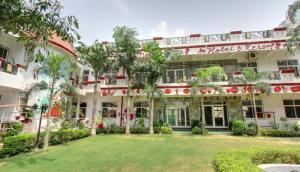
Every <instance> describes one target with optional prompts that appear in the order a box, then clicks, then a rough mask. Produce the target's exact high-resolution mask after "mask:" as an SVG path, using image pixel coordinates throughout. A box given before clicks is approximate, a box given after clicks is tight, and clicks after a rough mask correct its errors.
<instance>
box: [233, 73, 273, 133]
mask: <svg viewBox="0 0 300 172" xmlns="http://www.w3.org/2000/svg"><path fill="white" fill-rule="evenodd" d="M265 75H266V73H263V72H261V73H257V72H256V71H255V70H254V69H253V68H245V69H244V71H243V74H242V76H241V77H238V78H234V79H233V81H232V82H233V83H241V84H244V85H246V88H249V89H248V90H249V91H248V93H249V96H250V97H251V100H252V105H253V112H254V118H255V122H256V124H257V132H258V135H260V126H259V124H258V117H257V110H256V102H255V94H256V93H255V90H259V91H258V92H257V94H261V93H266V94H267V95H269V94H270V92H271V87H270V84H268V83H266V82H262V80H263V79H264V78H265Z"/></svg>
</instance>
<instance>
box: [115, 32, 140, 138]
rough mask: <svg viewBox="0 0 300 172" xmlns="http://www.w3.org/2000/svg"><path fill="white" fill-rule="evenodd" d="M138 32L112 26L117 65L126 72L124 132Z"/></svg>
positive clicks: (127, 127)
mask: <svg viewBox="0 0 300 172" xmlns="http://www.w3.org/2000/svg"><path fill="white" fill-rule="evenodd" d="M137 36H138V33H137V31H136V30H135V29H133V28H129V27H126V26H121V27H116V28H114V34H113V38H114V39H115V41H114V43H115V50H116V52H115V53H114V54H115V58H116V59H117V61H118V63H119V66H120V67H122V68H123V70H124V71H125V72H126V74H127V79H128V81H127V113H126V119H127V121H126V134H130V123H129V114H130V113H131V97H130V92H131V81H132V78H133V76H134V71H135V69H134V68H135V64H136V59H137V57H138V55H139V53H140V50H139V48H140V45H139V41H138V39H137Z"/></svg>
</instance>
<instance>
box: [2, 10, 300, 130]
mask: <svg viewBox="0 0 300 172" xmlns="http://www.w3.org/2000/svg"><path fill="white" fill-rule="evenodd" d="M298 11H299V10H298ZM297 13H299V12H297ZM299 14H300V13H299ZM297 16H300V15H297ZM298 18H299V17H298ZM291 28H295V26H294V25H292V24H291V22H289V19H287V20H286V21H285V22H283V23H282V24H281V25H280V27H277V28H274V29H271V30H263V31H254V32H242V31H231V32H229V33H225V34H213V35H201V34H191V35H189V36H184V37H173V38H162V37H155V38H153V39H151V40H141V41H140V44H141V45H142V44H143V43H145V42H148V41H156V42H158V43H159V45H160V47H161V48H162V49H165V48H175V49H177V50H180V51H181V52H182V57H181V58H180V59H179V60H178V61H176V62H167V63H166V66H167V67H166V72H165V75H164V76H163V77H162V78H161V79H160V81H159V82H157V86H158V88H159V89H160V90H161V91H162V92H163V94H164V95H163V97H159V96H158V95H157V96H156V98H155V108H154V121H162V122H164V123H169V124H170V125H171V126H172V127H173V128H176V129H177V128H178V129H189V128H190V127H191V123H192V121H193V120H201V116H202V114H203V115H204V117H205V118H204V121H205V123H206V126H207V128H220V129H226V128H228V127H229V123H230V121H232V120H234V119H244V120H245V121H247V122H251V121H254V116H255V114H254V107H253V104H252V101H251V99H250V97H249V95H250V94H251V93H252V92H254V93H255V98H256V111H257V114H256V115H257V116H258V118H259V121H258V122H259V125H261V126H263V127H272V126H274V125H279V124H280V123H281V121H282V120H283V119H285V120H287V121H288V122H289V123H299V121H300V68H299V67H300V65H299V64H300V51H299V50H298V49H297V50H296V51H295V53H294V54H291V53H289V52H288V51H287V41H288V39H289V37H290V29H291ZM49 46H50V47H49V49H50V50H51V51H53V52H55V53H59V54H67V55H70V56H75V54H76V53H75V51H74V48H73V47H72V46H71V45H70V44H68V43H65V42H63V41H61V40H60V39H58V38H55V39H53V40H51V44H49ZM11 57H15V58H14V59H11ZM25 59H26V51H25V47H24V46H23V45H22V44H21V43H19V42H17V41H16V39H15V38H14V37H13V36H11V35H8V34H1V37H0V121H1V125H3V124H4V123H8V122H9V121H14V120H17V119H16V116H17V117H18V116H21V115H22V114H21V113H22V111H21V107H22V106H21V104H22V103H21V102H22V100H21V98H20V96H19V93H20V92H21V91H22V90H25V89H26V87H27V86H28V85H30V84H32V83H34V82H37V80H36V78H35V77H34V73H33V72H32V71H31V70H28V68H27V70H25V66H24V65H25ZM138 60H139V61H140V62H143V61H145V60H147V59H145V58H140V59H138ZM78 64H79V65H80V67H81V69H82V72H81V73H79V74H78V75H82V79H83V85H80V84H79V83H78V75H77V76H75V78H73V79H72V78H70V79H71V80H74V82H75V86H78V90H79V95H78V96H77V98H76V99H74V100H73V101H74V103H76V104H77V107H78V108H79V109H80V114H79V118H80V119H81V120H86V121H87V122H90V121H91V119H92V108H93V84H94V82H95V80H94V78H93V75H92V72H93V71H92V70H91V69H90V68H89V67H88V66H85V65H82V64H81V63H78ZM210 66H220V67H222V68H223V69H224V71H225V75H224V76H223V77H222V78H221V79H214V78H212V83H213V84H217V85H220V86H221V87H222V89H223V91H222V92H219V91H217V90H214V89H212V88H199V89H198V90H197V91H196V98H197V99H199V100H200V99H202V98H203V106H202V105H201V104H200V103H194V102H193V101H192V100H191V92H192V87H191V86H190V85H188V84H187V81H188V80H189V79H191V78H193V77H194V76H195V72H196V70H197V69H199V68H207V67H210ZM246 67H251V68H253V69H254V70H255V71H256V72H258V73H260V72H263V73H267V75H266V77H265V78H264V79H263V81H264V82H267V83H269V84H270V86H271V93H270V94H269V95H267V94H264V90H259V89H253V88H252V87H251V86H249V85H242V84H231V82H230V81H231V79H232V78H234V77H239V76H241V74H242V72H243V70H244V69H245V68H246ZM29 69H30V68H29ZM76 78H77V79H76ZM146 80H147V77H145V76H143V74H136V76H135V78H134V82H136V83H144V82H145V81H146ZM97 82H98V83H99V86H98V88H97V89H98V91H99V95H98V96H97V98H98V104H97V113H98V115H99V117H98V119H99V121H98V122H99V127H106V126H107V125H112V124H114V125H117V126H121V127H124V126H125V125H126V122H127V121H128V122H130V124H131V125H132V126H135V125H138V123H140V122H143V123H144V124H145V126H146V127H147V126H148V117H149V99H148V98H147V95H146V94H145V92H144V89H143V87H136V89H133V90H131V96H132V103H131V106H132V107H131V109H132V112H131V114H129V118H128V119H126V114H127V113H128V111H127V107H126V106H127V98H126V94H127V89H128V88H127V76H126V73H125V72H124V70H122V69H121V70H120V71H119V72H118V73H117V74H116V75H114V76H113V77H112V75H111V74H107V75H105V76H104V77H102V78H100V80H98V81H97ZM40 99H41V98H40V97H39V96H33V98H32V99H31V100H30V101H29V104H31V105H32V104H34V103H38V104H41V100H40ZM36 116H38V114H36V115H35V117H36ZM36 119H37V118H36ZM32 122H33V121H32ZM33 126H35V128H36V126H37V125H33ZM35 128H34V129H33V131H34V130H35Z"/></svg>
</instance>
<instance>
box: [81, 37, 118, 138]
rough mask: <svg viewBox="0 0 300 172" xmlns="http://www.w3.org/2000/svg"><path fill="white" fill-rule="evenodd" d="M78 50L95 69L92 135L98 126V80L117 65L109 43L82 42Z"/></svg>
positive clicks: (83, 58) (86, 62)
mask: <svg viewBox="0 0 300 172" xmlns="http://www.w3.org/2000/svg"><path fill="white" fill-rule="evenodd" d="M77 50H78V51H79V52H80V56H81V58H82V60H83V61H84V63H85V64H87V65H88V66H89V67H90V68H91V69H93V72H94V73H93V74H94V94H93V110H92V122H91V129H92V132H91V133H92V136H95V135H96V128H97V117H98V113H97V102H98V100H97V96H98V81H99V79H100V77H102V76H103V75H104V74H105V73H108V72H110V71H112V68H115V69H114V70H116V65H115V63H114V61H113V59H112V58H111V57H112V49H111V47H110V46H109V45H107V44H103V43H98V42H97V41H95V43H93V44H92V45H91V46H87V45H84V44H81V45H80V46H79V47H78V48H77Z"/></svg>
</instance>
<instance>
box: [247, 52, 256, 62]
mask: <svg viewBox="0 0 300 172" xmlns="http://www.w3.org/2000/svg"><path fill="white" fill-rule="evenodd" d="M248 59H249V60H256V59H257V55H256V53H255V52H248Z"/></svg>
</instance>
